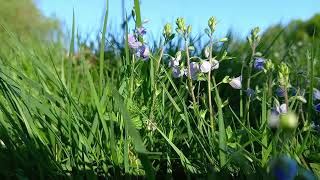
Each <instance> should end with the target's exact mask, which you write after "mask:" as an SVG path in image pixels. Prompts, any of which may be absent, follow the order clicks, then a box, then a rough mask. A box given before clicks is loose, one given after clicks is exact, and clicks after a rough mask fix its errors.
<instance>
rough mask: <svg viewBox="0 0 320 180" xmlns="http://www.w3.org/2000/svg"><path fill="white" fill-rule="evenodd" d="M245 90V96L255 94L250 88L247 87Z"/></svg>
mask: <svg viewBox="0 0 320 180" xmlns="http://www.w3.org/2000/svg"><path fill="white" fill-rule="evenodd" d="M245 92H246V93H247V96H249V97H250V98H253V97H254V95H255V92H254V90H253V89H251V88H248V89H247V90H246V91H245Z"/></svg>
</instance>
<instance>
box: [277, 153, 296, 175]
mask: <svg viewBox="0 0 320 180" xmlns="http://www.w3.org/2000/svg"><path fill="white" fill-rule="evenodd" d="M272 171H273V175H274V176H275V178H276V179H279V180H293V179H294V178H295V176H296V175H297V172H298V165H297V162H296V161H295V160H293V159H291V158H289V157H287V156H282V157H279V158H277V159H276V160H275V161H274V164H273V167H272Z"/></svg>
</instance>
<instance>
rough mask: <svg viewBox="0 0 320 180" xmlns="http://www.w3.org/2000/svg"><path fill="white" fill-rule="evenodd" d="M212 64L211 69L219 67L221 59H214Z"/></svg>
mask: <svg viewBox="0 0 320 180" xmlns="http://www.w3.org/2000/svg"><path fill="white" fill-rule="evenodd" d="M211 64H212V65H211V70H214V69H219V61H217V60H215V59H213V60H212V61H211Z"/></svg>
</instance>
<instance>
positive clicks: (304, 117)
mask: <svg viewBox="0 0 320 180" xmlns="http://www.w3.org/2000/svg"><path fill="white" fill-rule="evenodd" d="M107 4H108V1H107ZM108 11H109V10H108V6H107V9H106V11H105V18H104V22H103V26H102V34H101V41H100V47H99V48H100V49H99V50H97V52H98V54H97V55H93V54H92V52H91V51H89V55H88V54H87V53H88V52H87V49H86V48H85V47H84V46H82V45H81V44H77V42H79V41H77V38H76V37H77V36H76V34H75V32H76V30H75V21H76V15H73V22H74V23H73V26H72V36H71V40H70V48H69V52H68V53H66V52H65V49H64V47H63V45H61V44H60V43H57V42H47V43H40V42H38V41H33V42H30V43H31V44H32V46H30V45H28V46H26V45H24V44H23V43H21V42H20V41H19V39H18V38H17V35H15V34H14V33H12V32H10V30H8V29H6V27H5V26H1V28H2V29H4V30H5V32H6V36H7V37H8V38H7V39H8V40H7V42H8V43H7V49H5V50H1V51H0V63H1V65H0V110H1V111H0V143H1V144H0V160H1V162H2V163H1V164H0V177H1V178H3V179H12V178H16V179H20V178H21V179H22V178H29V179H45V178H50V179H57V178H62V179H64V178H66V179H69V178H74V179H96V178H114V179H118V178H124V177H127V178H137V177H140V178H147V179H155V178H167V179H172V178H178V177H180V178H187V177H188V178H200V179H212V178H235V179H270V178H275V179H279V173H281V172H282V173H283V174H284V175H283V176H284V177H287V178H289V179H290V178H294V177H301V178H306V179H316V178H319V176H320V174H319V172H320V156H319V148H320V142H319V141H318V138H319V126H318V125H317V124H318V123H319V114H318V112H317V109H316V106H315V105H316V104H317V100H319V99H317V96H315V94H314V88H317V87H318V84H317V82H316V78H315V77H317V76H318V75H319V70H318V69H317V68H318V67H319V65H318V63H317V62H316V61H318V59H319V50H318V49H317V47H319V40H318V39H319V38H318V37H315V36H314V37H313V41H312V42H307V43H309V44H307V45H306V46H304V47H303V49H304V50H303V51H302V52H301V51H300V52H299V53H294V52H291V50H292V49H291V47H287V48H286V49H285V51H286V52H281V53H283V54H284V55H283V57H281V58H280V57H279V58H277V59H275V58H274V57H273V53H275V52H277V51H278V50H277V46H278V45H277V44H276V42H277V40H278V38H279V37H280V36H281V34H282V33H283V31H280V32H278V34H277V36H274V37H273V38H272V40H271V41H270V40H265V39H264V38H265V37H264V36H261V33H259V29H258V28H255V29H253V30H252V32H251V34H250V35H249V36H248V41H247V43H244V42H242V44H241V45H237V44H236V43H234V42H233V41H232V37H231V36H229V37H228V38H223V39H216V37H215V34H214V31H215V29H216V28H218V26H217V24H216V22H215V19H214V18H211V19H210V20H209V21H208V27H206V29H205V34H206V35H207V40H208V43H206V44H205V46H204V47H201V46H196V42H194V39H193V38H192V37H191V36H190V33H191V31H192V28H191V26H188V25H186V22H185V20H184V19H183V18H179V19H178V20H177V23H176V24H177V25H176V26H175V27H176V31H177V32H174V30H173V29H175V28H172V26H173V25H170V24H167V25H166V26H165V28H164V30H163V38H162V40H161V41H160V42H161V43H160V46H159V47H155V48H154V49H152V51H151V50H150V52H149V53H147V57H144V55H145V54H144V53H146V48H148V47H147V45H148V42H147V41H146V40H145V38H143V35H142V34H139V33H136V34H135V37H134V38H135V39H134V40H135V42H133V41H132V40H133V39H132V37H131V38H130V36H129V34H132V33H131V31H130V29H131V28H132V27H128V22H126V23H125V28H124V30H125V39H124V44H123V46H122V48H120V49H119V51H120V53H113V54H112V56H107V55H108V54H107V52H108V51H109V52H110V50H108V48H112V47H111V45H110V44H108V43H106V42H109V41H107V37H108V32H107V29H108ZM134 12H135V22H136V27H134V28H133V29H135V30H138V29H139V28H142V27H143V21H142V19H141V13H142V11H141V9H140V5H139V1H138V0H134ZM127 19H128V18H127ZM127 21H128V20H127ZM173 38H174V39H181V40H178V41H177V42H180V43H181V44H176V43H174V42H173V41H172V39H173ZM133 43H136V44H139V47H138V48H133V45H135V44H133ZM233 46H235V47H236V48H235V47H233ZM75 47H79V49H78V50H75ZM142 47H143V49H141V48H142ZM178 47H183V48H182V49H179V48H178ZM274 47H275V48H274ZM262 52H263V53H262ZM95 56H97V57H98V58H94V57H95ZM259 58H260V59H261V62H262V64H258V61H257V59H259ZM306 61H307V62H306ZM213 62H218V64H215V65H213ZM170 63H171V65H168V64H170ZM172 63H178V65H177V64H175V65H172ZM205 63H207V64H208V63H209V64H210V65H209V68H208V67H207V66H205V65H206V64H205ZM305 64H307V66H305ZM195 66H197V68H195ZM297 67H299V69H298V68H297ZM183 68H184V69H185V70H184V69H183ZM180 71H181V72H180ZM177 72H178V73H177ZM237 77H238V78H237ZM279 88H280V90H283V93H282V94H280V95H279V94H277V93H275V92H276V90H277V89H279ZM292 89H294V91H295V92H294V93H292V92H291V90H292ZM280 105H281V106H280ZM283 108H285V110H284V109H283Z"/></svg>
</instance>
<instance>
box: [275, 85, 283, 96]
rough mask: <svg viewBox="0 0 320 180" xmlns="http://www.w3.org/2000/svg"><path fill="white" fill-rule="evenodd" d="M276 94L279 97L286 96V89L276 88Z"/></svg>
mask: <svg viewBox="0 0 320 180" xmlns="http://www.w3.org/2000/svg"><path fill="white" fill-rule="evenodd" d="M276 95H277V96H279V97H284V89H283V88H281V87H279V88H277V89H276Z"/></svg>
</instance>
